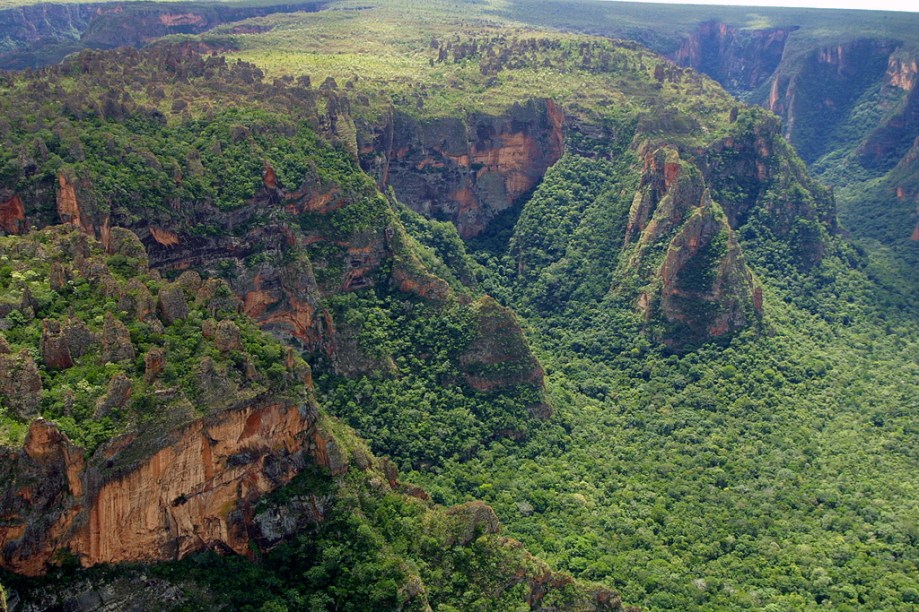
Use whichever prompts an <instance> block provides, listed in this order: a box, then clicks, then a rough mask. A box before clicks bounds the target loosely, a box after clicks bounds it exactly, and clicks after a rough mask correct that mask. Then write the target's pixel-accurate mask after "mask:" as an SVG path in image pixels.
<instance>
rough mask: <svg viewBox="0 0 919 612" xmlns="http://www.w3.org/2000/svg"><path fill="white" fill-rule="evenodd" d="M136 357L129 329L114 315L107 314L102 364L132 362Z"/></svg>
mask: <svg viewBox="0 0 919 612" xmlns="http://www.w3.org/2000/svg"><path fill="white" fill-rule="evenodd" d="M135 356H136V354H135V351H134V345H133V344H131V333H130V332H129V331H128V328H127V327H125V324H124V323H122V322H121V321H119V320H118V319H116V318H115V316H114V315H113V314H112V313H110V312H107V313H105V323H103V326H102V363H109V362H111V363H118V362H120V361H130V360H132V359H134V357H135Z"/></svg>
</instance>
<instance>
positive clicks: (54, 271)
mask: <svg viewBox="0 0 919 612" xmlns="http://www.w3.org/2000/svg"><path fill="white" fill-rule="evenodd" d="M48 280H49V282H50V283H51V288H52V289H53V290H55V291H60V290H61V289H63V288H64V287H66V286H67V281H69V280H70V274H69V273H68V271H67V270H66V269H65V268H64V266H63V264H61V263H60V262H57V261H55V262H52V263H51V272H50V274H49V277H48Z"/></svg>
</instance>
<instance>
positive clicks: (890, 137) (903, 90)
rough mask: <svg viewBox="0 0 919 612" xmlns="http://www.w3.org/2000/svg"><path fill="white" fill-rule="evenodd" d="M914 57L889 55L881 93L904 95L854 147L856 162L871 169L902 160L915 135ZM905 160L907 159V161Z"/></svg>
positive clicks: (918, 112)
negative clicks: (893, 110)
mask: <svg viewBox="0 0 919 612" xmlns="http://www.w3.org/2000/svg"><path fill="white" fill-rule="evenodd" d="M917 61H919V60H917V59H916V58H915V57H912V58H910V57H906V58H902V57H894V56H891V58H890V62H889V65H888V69H887V74H886V84H885V85H884V86H883V87H882V90H883V92H884V93H886V94H888V95H890V96H891V97H905V100H903V101H902V102H900V103H899V105H898V109H897V112H896V113H894V114H893V115H892V116H891V117H890V118H889V119H888V120H887V121H886V122H884V123H883V124H882V125H880V126H878V127H877V128H875V129H874V130H873V131H871V132H870V133H869V134H868V135H867V137H865V138H864V140H862V142H861V143H860V144H859V145H858V149H857V150H856V155H857V156H858V162H859V163H860V164H861V166H862V167H864V168H869V169H872V170H882V171H883V170H890V169H892V167H893V166H895V165H896V164H898V163H901V162H903V161H904V158H905V157H906V156H907V153H908V151H909V149H910V147H911V146H912V144H913V142H914V141H915V139H916V138H917V137H919V88H917V87H916V81H917V79H919V70H917ZM907 163H908V162H907Z"/></svg>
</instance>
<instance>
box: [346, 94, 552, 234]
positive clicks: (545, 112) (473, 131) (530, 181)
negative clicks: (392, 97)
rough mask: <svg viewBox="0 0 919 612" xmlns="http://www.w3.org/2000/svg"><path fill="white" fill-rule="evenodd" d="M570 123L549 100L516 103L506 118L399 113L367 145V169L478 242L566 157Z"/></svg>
mask: <svg viewBox="0 0 919 612" xmlns="http://www.w3.org/2000/svg"><path fill="white" fill-rule="evenodd" d="M564 119H565V118H564V113H563V112H562V110H561V109H560V108H559V107H558V106H557V105H556V104H555V103H554V102H552V101H551V100H531V101H529V102H527V103H526V104H516V105H514V106H512V107H511V108H510V109H509V110H508V111H507V113H505V114H504V115H501V116H487V115H471V116H469V117H465V118H460V117H446V118H442V119H431V120H416V119H413V118H412V117H410V116H408V115H406V114H404V113H399V112H397V113H395V114H394V116H393V117H392V119H391V121H390V122H389V124H388V125H386V126H384V127H383V128H382V129H381V130H379V131H378V132H377V133H376V134H374V135H373V136H370V137H368V138H367V141H366V142H365V143H363V144H362V147H361V153H362V165H363V166H364V168H365V169H367V170H368V171H369V172H371V174H373V175H374V176H376V178H377V180H378V182H379V184H380V186H381V187H386V186H392V187H393V189H395V192H396V194H397V195H398V197H399V199H400V200H402V201H403V202H404V203H406V204H407V205H408V206H410V207H411V208H412V209H414V210H416V211H417V212H420V213H423V214H425V215H427V216H430V217H433V218H436V219H441V220H449V221H452V222H453V223H454V224H455V225H456V227H457V229H458V230H459V233H460V236H462V237H463V238H472V237H474V236H477V235H479V234H481V233H482V232H484V231H486V229H487V228H488V225H489V223H490V222H491V221H492V220H493V219H494V218H495V217H496V216H498V215H499V214H501V213H502V212H504V211H506V210H508V209H510V208H512V207H513V206H514V205H515V204H518V203H519V201H520V199H521V198H522V197H523V196H525V195H527V194H528V193H529V192H530V191H532V190H533V188H534V187H536V185H537V184H539V181H540V180H541V179H542V176H543V175H544V174H545V172H546V170H547V169H548V168H549V167H550V166H551V165H552V164H554V163H555V162H556V161H557V160H558V159H559V158H560V157H561V155H562V153H563V151H564V136H563V132H562V130H563V125H564Z"/></svg>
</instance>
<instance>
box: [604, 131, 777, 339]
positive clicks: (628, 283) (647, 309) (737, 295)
mask: <svg viewBox="0 0 919 612" xmlns="http://www.w3.org/2000/svg"><path fill="white" fill-rule="evenodd" d="M625 245H626V247H625V248H626V253H627V254H628V259H627V261H626V263H625V265H624V268H622V269H621V270H620V273H619V274H618V275H617V280H616V282H615V283H614V287H613V290H614V292H615V293H618V294H620V295H623V294H630V292H632V291H637V298H635V299H636V302H635V303H636V305H637V307H638V309H639V310H640V311H641V313H642V315H643V316H644V318H645V319H646V320H647V321H649V323H650V324H651V325H652V331H653V333H654V334H655V335H657V336H658V337H659V339H660V340H662V341H663V342H664V343H665V344H667V345H668V346H669V347H671V348H673V349H675V350H680V349H684V348H688V347H692V346H696V345H698V344H701V343H704V342H707V341H710V340H716V339H719V338H724V337H729V336H730V335H732V334H734V333H736V332H737V331H739V330H741V329H744V328H746V327H748V326H750V325H751V324H754V323H755V322H756V321H757V319H758V315H759V314H762V308H761V307H762V304H761V302H760V301H759V300H758V299H757V298H756V296H757V295H758V291H757V288H756V287H755V285H754V283H753V276H752V274H751V272H750V270H749V269H748V268H747V266H746V264H745V262H744V258H743V255H742V253H741V249H740V246H739V245H738V244H737V240H736V238H735V236H734V232H733V230H732V228H731V225H730V223H729V221H728V217H727V215H725V213H724V211H723V210H722V208H721V206H719V205H718V204H717V203H716V202H715V201H713V200H712V196H711V194H710V192H709V189H708V188H707V186H706V184H705V180H704V178H703V176H702V173H701V172H700V170H699V169H698V168H697V167H696V166H694V165H692V164H691V163H689V162H687V161H685V160H682V159H681V158H680V155H679V153H678V152H677V151H676V150H674V149H670V148H663V149H658V150H657V151H655V152H653V153H652V154H650V155H648V156H647V157H646V159H645V167H644V171H643V173H642V179H641V185H640V188H639V191H638V192H637V193H636V194H635V198H634V200H633V203H632V207H631V210H630V211H629V221H628V225H627V229H626V240H625ZM663 245H666V246H665V247H664V246H663ZM662 247H663V249H662ZM662 250H663V256H662V257H661V255H659V253H660V252H661V251H662Z"/></svg>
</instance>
